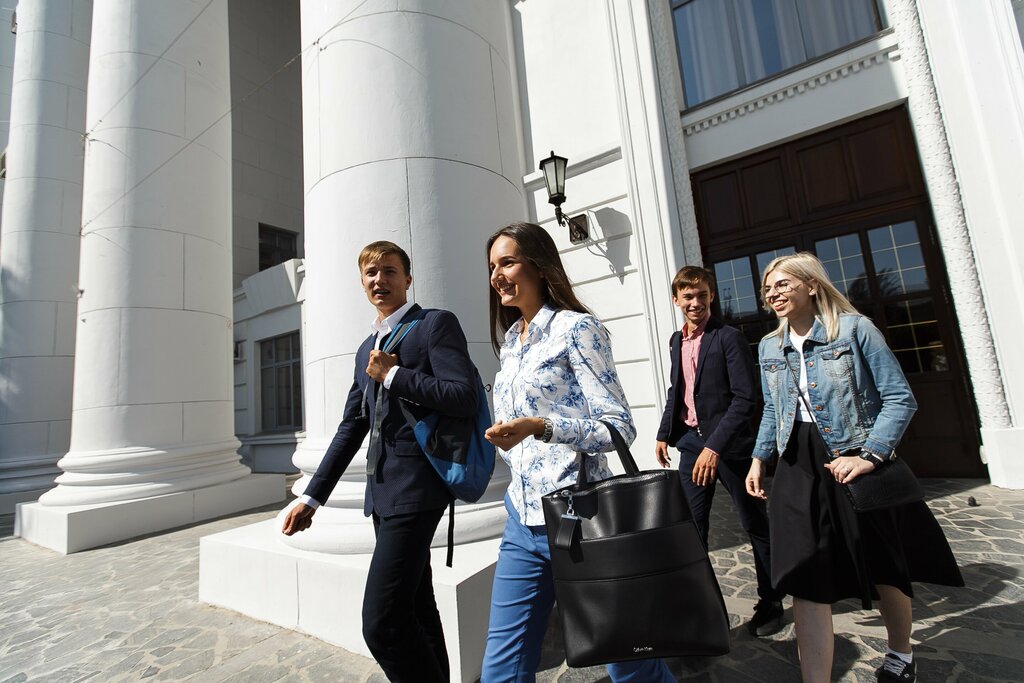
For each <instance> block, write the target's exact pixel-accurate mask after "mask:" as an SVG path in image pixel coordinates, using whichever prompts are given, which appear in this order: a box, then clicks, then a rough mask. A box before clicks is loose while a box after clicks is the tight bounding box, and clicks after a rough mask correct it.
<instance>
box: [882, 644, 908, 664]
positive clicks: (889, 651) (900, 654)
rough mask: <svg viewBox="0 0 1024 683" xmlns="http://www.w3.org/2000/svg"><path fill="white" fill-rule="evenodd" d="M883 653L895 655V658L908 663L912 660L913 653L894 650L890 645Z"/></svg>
mask: <svg viewBox="0 0 1024 683" xmlns="http://www.w3.org/2000/svg"><path fill="white" fill-rule="evenodd" d="M885 654H887V655H892V656H893V657H896V658H897V659H899V660H901V661H903V662H905V663H906V664H910V663H911V662H912V661H914V653H913V652H907V653H903V652H896V650H894V649H892V648H891V647H890V648H886V652H885Z"/></svg>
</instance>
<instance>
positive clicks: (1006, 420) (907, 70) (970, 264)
mask: <svg viewBox="0 0 1024 683" xmlns="http://www.w3.org/2000/svg"><path fill="white" fill-rule="evenodd" d="M888 10H889V16H890V18H891V20H892V24H893V28H894V29H895V31H896V37H897V39H898V41H899V48H900V62H901V63H902V64H903V72H904V75H905V78H906V86H907V106H908V109H909V112H910V120H911V123H912V124H913V127H914V135H915V137H916V138H917V146H918V151H919V153H920V155H921V167H922V170H923V171H924V178H925V182H926V184H927V186H928V195H929V198H930V200H931V205H932V212H933V213H934V215H935V227H936V232H937V233H938V236H939V241H940V243H941V246H942V252H943V256H944V258H945V262H946V271H947V274H948V276H949V288H950V292H951V293H952V295H953V305H954V308H955V309H956V315H957V320H958V322H959V325H960V327H959V330H960V335H961V337H962V338H963V344H964V355H965V356H966V358H967V367H968V371H969V374H970V380H971V388H972V389H973V393H974V400H975V402H976V403H977V405H978V417H979V420H980V422H981V429H982V434H983V435H991V436H992V437H993V440H994V441H998V437H999V436H1000V435H1002V434H1007V433H1008V434H1011V435H1012V436H1011V437H1010V438H1009V439H1008V440H1007V442H1006V444H1005V445H1006V446H1010V445H1011V444H1012V445H1013V448H1012V452H1008V453H1005V454H1003V455H1004V457H1008V458H1010V459H1017V460H1019V459H1020V456H1019V454H1018V453H1017V452H1016V451H1017V450H1018V449H1019V445H1020V436H1019V434H1013V432H1014V430H1013V424H1012V421H1011V416H1010V408H1009V404H1008V401H1007V391H1006V387H1005V386H1004V383H1003V376H1002V373H1001V372H1000V365H999V358H998V356H997V353H996V347H995V343H994V340H993V334H992V326H991V325H990V322H989V317H988V316H989V313H988V310H989V309H988V307H987V306H986V300H985V296H984V289H983V288H982V283H981V279H980V277H979V271H978V260H977V255H978V251H977V246H976V244H975V243H974V242H975V239H976V238H975V236H974V235H973V234H972V231H971V229H970V227H969V226H968V223H967V216H966V214H965V211H964V204H963V196H962V194H961V183H960V182H959V181H958V179H957V169H956V167H955V166H954V160H953V156H952V153H951V150H950V143H949V137H948V134H947V124H946V121H944V119H943V111H942V108H941V106H940V103H939V99H938V94H937V91H936V85H935V77H934V75H933V73H932V63H931V60H930V59H929V53H928V48H927V45H926V44H925V38H924V33H923V31H922V25H921V17H920V15H919V14H918V3H917V0H888ZM936 49H943V48H941V47H937V48H936ZM961 95H962V93H959V94H958V97H959V96H961ZM993 227H994V226H991V225H988V224H986V225H985V226H984V227H983V228H982V230H980V231H979V234H981V233H983V232H987V231H989V230H992V229H993ZM976 229H977V228H976ZM1015 341H1016V340H1014V343H1015ZM1005 450H1007V451H1009V450H1011V449H1009V448H1006V449H1005ZM1001 469H1007V468H1006V467H1005V466H1004V467H1003V468H1001ZM1012 469H1013V470H1016V472H1015V474H1014V476H1013V477H1010V479H1014V480H1016V481H1015V485H1016V486H1020V485H1021V477H1022V476H1024V475H1022V474H1021V472H1024V468H1021V467H1020V466H1019V465H1016V466H1014V467H1013V468H1012ZM993 481H994V482H995V481H996V479H995V478H994V479H993ZM1001 483H1002V482H1001ZM1007 483H1009V482H1007ZM1004 485H1005V484H1004Z"/></svg>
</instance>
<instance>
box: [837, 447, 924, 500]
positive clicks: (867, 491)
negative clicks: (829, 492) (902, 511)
mask: <svg viewBox="0 0 1024 683" xmlns="http://www.w3.org/2000/svg"><path fill="white" fill-rule="evenodd" d="M841 486H842V487H843V488H844V489H846V494H847V495H848V496H850V502H852V503H853V509H854V510H856V511H857V512H870V511H871V510H881V509H883V508H891V507H896V506H898V505H906V504H907V503H916V502H917V501H919V500H923V499H924V491H923V490H922V489H921V482H919V481H918V480H917V477H915V476H914V473H913V472H912V471H911V469H910V465H908V464H907V463H906V461H904V460H902V459H901V458H897V457H896V456H895V455H894V456H893V458H892V460H889V461H888V462H886V463H884V464H881V465H876V466H875V469H873V470H871V471H870V472H868V473H867V474H862V475H860V476H858V477H857V478H856V479H854V480H853V481H851V482H850V483H848V484H845V485H842V484H841Z"/></svg>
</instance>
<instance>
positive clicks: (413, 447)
mask: <svg viewBox="0 0 1024 683" xmlns="http://www.w3.org/2000/svg"><path fill="white" fill-rule="evenodd" d="M359 271H360V275H361V277H362V285H363V291H364V292H366V297H367V299H369V301H370V303H371V304H373V306H374V308H376V309H377V316H376V318H375V319H374V321H373V323H372V324H371V328H372V331H373V334H371V335H370V336H369V337H368V338H367V339H366V341H364V342H363V344H362V346H360V347H359V350H358V351H357V352H356V362H355V378H354V381H353V382H352V388H351V389H349V393H348V400H347V402H346V403H345V413H344V417H343V419H342V421H341V424H340V425H339V426H338V431H337V433H336V434H335V436H334V440H333V441H331V445H330V446H329V447H328V449H327V453H326V454H325V455H324V459H323V460H322V461H321V463H320V466H319V467H318V468H317V471H316V474H314V475H313V478H312V480H311V481H310V483H309V486H307V487H306V491H305V493H304V494H303V495H302V496H301V497H300V500H299V502H298V503H297V504H296V505H295V507H293V508H292V509H291V510H290V511H289V512H288V515H287V516H286V517H285V521H284V528H283V529H282V531H283V533H285V534H287V535H289V536H290V535H292V534H294V533H296V532H298V531H303V530H305V529H307V528H309V526H310V525H311V524H312V522H313V515H314V513H315V512H316V509H317V508H318V507H319V506H320V505H322V504H323V503H325V502H326V501H327V499H328V497H329V496H330V495H331V491H332V490H333V489H334V486H335V485H336V484H337V483H338V479H339V478H340V477H341V475H342V474H343V473H344V472H345V469H346V468H347V467H348V465H349V463H350V462H351V461H352V458H353V456H354V455H355V454H356V452H357V451H358V450H359V447H360V445H361V444H362V442H363V439H364V438H365V437H366V435H367V434H370V441H369V447H368V451H367V468H366V469H367V483H366V499H365V503H364V508H363V511H364V512H365V514H366V515H367V516H372V517H373V527H374V531H375V532H376V535H377V544H376V546H375V548H374V551H373V559H372V560H371V561H370V569H369V574H368V575H367V580H366V593H365V594H364V596H363V638H364V639H365V640H366V644H367V646H369V648H370V652H371V653H373V656H374V658H375V659H376V660H377V663H378V664H380V666H381V668H382V669H383V670H384V673H385V674H386V675H387V677H388V680H390V681H409V682H413V681H415V682H416V683H420V682H431V683H432V682H433V681H444V682H447V681H448V679H449V665H448V652H447V650H446V648H445V643H444V632H443V631H442V629H441V618H440V616H439V614H438V611H437V604H436V603H435V601H434V587H433V584H432V582H431V572H430V541H431V539H432V538H433V536H434V531H435V530H436V529H437V524H438V522H439V521H440V519H441V515H442V513H443V512H444V510H445V508H446V507H448V504H449V503H450V502H451V501H452V496H451V494H450V493H449V492H448V489H447V487H446V486H445V484H444V482H443V481H442V480H441V477H440V476H439V475H438V474H437V472H436V471H434V469H433V467H432V466H431V464H430V462H429V461H428V460H427V458H426V456H425V455H424V453H423V451H422V450H421V449H420V447H419V444H417V442H416V438H415V436H414V435H413V431H412V429H411V428H410V427H409V424H408V422H407V421H406V419H405V417H404V415H403V413H402V408H401V404H400V403H399V401H406V406H407V407H408V408H409V410H410V411H411V412H412V413H413V414H414V415H416V417H421V416H425V414H426V413H429V412H438V413H443V414H446V415H454V416H462V417H472V416H475V415H476V411H477V402H478V396H477V388H476V368H475V367H474V365H473V362H472V361H471V360H470V358H469V351H468V349H467V347H466V337H465V335H464V334H463V332H462V328H461V327H460V326H459V321H458V320H457V319H456V318H455V316H454V315H453V314H452V313H450V312H449V311H443V310H436V309H427V310H424V309H421V308H420V307H419V306H418V305H416V304H414V303H413V302H411V301H408V289H409V286H410V285H411V284H412V275H411V265H410V263H409V256H408V255H407V254H406V253H405V251H403V250H402V248H401V247H399V246H398V245H396V244H393V243H391V242H374V243H373V244H370V245H367V246H366V247H365V248H364V249H363V251H362V253H360V254H359ZM412 320H417V322H416V324H415V325H414V326H413V327H411V328H409V331H408V333H407V334H406V335H405V336H404V337H403V338H402V341H401V344H400V346H398V348H397V349H396V353H385V352H384V351H383V350H381V348H382V346H383V345H384V344H385V343H386V342H387V339H388V336H389V334H390V333H391V332H392V331H393V330H395V328H397V327H398V325H399V324H400V323H402V322H410V321H412ZM367 389H368V392H367V393H364V392H366V390H367ZM418 413H423V415H420V414H418Z"/></svg>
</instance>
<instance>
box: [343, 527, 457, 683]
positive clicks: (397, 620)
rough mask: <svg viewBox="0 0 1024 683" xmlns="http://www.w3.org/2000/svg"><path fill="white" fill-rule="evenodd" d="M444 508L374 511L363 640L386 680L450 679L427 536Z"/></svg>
mask: <svg viewBox="0 0 1024 683" xmlns="http://www.w3.org/2000/svg"><path fill="white" fill-rule="evenodd" d="M444 511H445V508H438V509H436V510H425V511H423V512H415V513H412V514H408V515H393V516H391V517H380V516H378V515H377V514H374V515H373V528H374V531H375V532H376V534H377V545H376V547H374V549H373V558H372V559H371V560H370V572H369V574H368V576H367V577H366V593H365V594H364V596H363V640H365V641H366V645H367V647H369V648H370V652H371V653H372V654H373V658H374V659H376V660H377V663H378V664H380V668H381V669H383V670H384V673H385V675H387V677H388V680H389V681H393V682H398V681H401V682H402V683H435V682H439V683H447V682H448V679H449V666H448V651H447V649H446V648H445V643H444V631H443V630H442V629H441V616H440V615H439V614H438V612H437V603H436V602H435V601H434V586H433V583H432V581H431V572H430V541H431V539H432V538H433V537H434V531H435V530H436V529H437V523H438V522H439V521H441V515H442V514H444Z"/></svg>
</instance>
